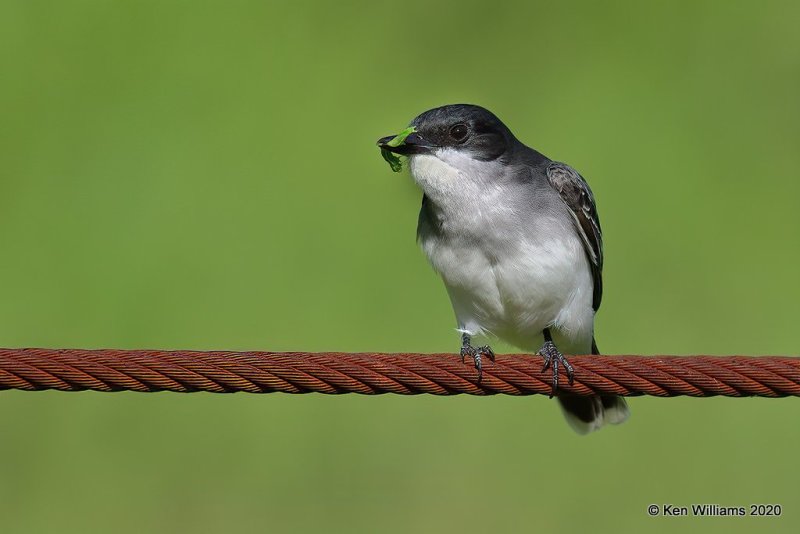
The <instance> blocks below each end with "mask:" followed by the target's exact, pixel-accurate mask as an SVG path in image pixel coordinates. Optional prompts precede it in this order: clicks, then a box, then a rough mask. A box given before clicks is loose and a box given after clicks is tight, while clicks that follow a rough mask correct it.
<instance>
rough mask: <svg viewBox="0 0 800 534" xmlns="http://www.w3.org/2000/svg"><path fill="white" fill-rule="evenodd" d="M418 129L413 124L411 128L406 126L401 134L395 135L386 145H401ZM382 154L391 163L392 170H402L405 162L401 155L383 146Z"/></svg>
mask: <svg viewBox="0 0 800 534" xmlns="http://www.w3.org/2000/svg"><path fill="white" fill-rule="evenodd" d="M416 131H417V129H416V128H415V127H413V126H411V127H409V128H406V129H405V130H403V131H402V132H400V133H399V134H397V135H396V136H394V139H392V140H391V141H389V142H388V143H386V146H389V147H397V146H400V145H402V144H403V143H405V141H406V137H408V136H409V135H411V134H412V133H414V132H416ZM381 156H383V159H385V160H386V162H387V163H388V164H389V167H391V168H392V171H394V172H400V171H401V170H402V168H403V163H402V161H400V156H398V155H397V154H395V153H394V152H391V151H389V150H387V149H385V148H383V147H381Z"/></svg>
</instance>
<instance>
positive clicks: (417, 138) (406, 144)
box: [378, 132, 434, 156]
mask: <svg viewBox="0 0 800 534" xmlns="http://www.w3.org/2000/svg"><path fill="white" fill-rule="evenodd" d="M395 137H397V136H396V135H389V136H386V137H382V138H380V139H378V146H379V147H380V148H381V149H383V150H388V151H389V152H394V153H395V154H401V155H403V156H410V155H412V154H427V153H429V152H430V151H431V149H433V148H434V147H433V145H430V144H429V143H427V142H426V141H425V140H424V139H423V138H422V136H421V135H419V134H418V133H416V132H413V133H411V134H409V135H407V136H406V138H405V139H404V140H403V141H402V142H401V143H400V144H398V145H397V146H392V145H395V144H396V143H392V140H393V139H394V138H395Z"/></svg>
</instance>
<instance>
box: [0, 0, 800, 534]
mask: <svg viewBox="0 0 800 534" xmlns="http://www.w3.org/2000/svg"><path fill="white" fill-rule="evenodd" d="M798 17H800V4H798V3H797V2H792V1H786V2H774V1H770V2H721V1H718V2H708V1H706V2H696V1H692V2H689V1H684V2H633V1H631V2H608V3H602V4H601V3H595V2H591V1H586V2H492V3H485V2H476V1H464V0H462V1H459V2H431V1H427V2H421V1H406V2H402V3H401V2H375V1H373V2H358V3H348V2H337V3H334V2H275V3H269V2H189V1H186V2H177V1H152V2H146V1H135V2H134V1H116V2H111V1H65V2H29V1H8V0H6V1H3V2H2V3H0V72H2V74H1V75H0V76H1V77H2V81H1V82H0V102H2V107H1V111H0V251H2V252H1V253H0V295H2V298H0V346H7V347H18V346H43V347H85V348H94V347H120V348H164V349H169V348H184V349H266V350H311V351H313V350H341V351H424V352H434V351H449V352H452V351H454V350H455V349H456V347H457V345H458V338H457V335H456V334H455V332H454V331H453V328H454V324H453V323H454V321H453V318H452V312H451V309H450V305H449V301H448V299H447V296H446V294H445V291H444V288H443V286H442V284H441V283H440V281H439V280H438V279H437V277H436V275H435V274H434V273H433V272H432V270H431V269H430V268H429V267H428V265H427V264H426V261H425V259H424V257H423V256H422V254H421V253H420V252H419V251H418V250H417V247H416V244H415V242H414V233H415V225H416V217H417V210H418V205H419V198H420V193H419V192H418V191H417V190H416V189H415V187H414V185H413V184H412V183H411V180H410V179H409V178H408V176H407V174H404V175H397V174H393V173H391V172H390V170H389V168H388V166H387V165H386V164H385V163H384V162H383V160H382V159H381V157H380V155H379V153H378V151H377V149H376V148H375V146H374V142H375V140H376V139H377V138H378V137H380V136H383V135H387V134H390V133H394V132H397V131H399V129H401V128H402V127H404V125H405V124H406V123H407V122H408V121H409V120H410V119H412V118H413V117H414V116H415V115H416V114H418V113H419V112H422V111H424V110H425V109H428V108H431V107H434V106H437V105H441V104H445V103H454V102H472V103H478V104H482V105H484V106H486V107H488V108H490V109H492V110H493V111H495V112H496V113H497V114H498V115H499V116H500V117H501V118H502V119H504V120H505V122H506V123H507V124H508V125H509V126H510V127H511V129H512V130H513V131H514V132H515V133H516V134H517V136H518V137H519V138H520V139H522V140H524V141H525V142H527V143H528V144H531V145H532V146H534V147H536V148H538V149H539V150H540V151H542V152H544V153H545V154H547V155H549V156H550V157H552V158H554V159H559V160H562V161H566V162H568V163H570V164H571V165H573V166H575V167H576V168H578V169H579V170H580V171H581V173H582V174H583V175H584V176H586V177H587V178H588V180H589V182H590V183H591V185H592V187H593V189H594V192H595V196H596V197H597V200H598V205H599V209H600V215H601V219H602V222H603V228H604V232H605V243H606V258H607V260H606V268H605V296H604V299H603V307H602V309H601V310H600V314H599V316H598V325H597V331H598V342H599V345H600V348H601V349H602V350H603V351H604V352H607V353H616V354H620V353H640V354H648V353H649V354H652V353H662V354H670V353H671V354H698V353H705V354H797V352H798V342H797V339H798V334H797V332H798V329H797V319H798V318H800V284H798V262H799V261H800V222H798V216H797V214H798V195H800V180H798V177H800V151H799V150H798V149H799V148H800V99H798V95H800V33H799V32H798V31H797V20H798ZM498 348H500V349H502V350H511V349H510V348H509V347H498ZM630 404H631V408H632V411H633V415H632V417H631V419H630V421H629V422H628V423H627V424H625V425H622V426H620V427H614V428H610V429H606V430H603V431H601V432H599V433H597V434H594V435H591V436H588V437H579V436H577V435H575V434H573V433H572V432H571V431H570V430H569V428H568V427H567V426H566V424H565V423H564V421H563V420H562V418H561V414H560V413H559V410H558V409H557V408H556V406H555V404H554V402H551V401H548V399H547V398H544V397H542V398H510V397H497V398H469V397H464V396H462V397H452V398H435V397H400V396H382V397H364V396H353V395H347V396H341V397H326V396H321V395H305V396H288V395H278V394H276V395H267V396H258V395H247V394H239V395H227V396H223V395H216V396H215V395H211V394H194V395H177V394H168V393H160V394H152V395H142V394H135V393H118V394H113V395H111V394H99V393H76V394H65V393H57V392H41V393H25V392H3V393H2V394H0V458H2V462H1V464H0V465H2V470H1V471H0V518H2V531H3V532H56V531H58V532H108V531H117V532H159V531H162V532H167V531H194V532H226V531H234V530H249V531H255V532H258V531H263V532H304V531H330V532H452V531H461V532H482V531H529V530H543V531H547V532H571V531H586V530H592V531H598V532H603V531H608V530H611V529H614V530H615V531H619V532H625V531H641V530H643V529H648V530H649V531H652V532H667V531H670V530H674V529H676V528H684V527H687V526H692V527H694V528H697V529H702V530H703V531H708V532H714V531H717V532H734V531H743V532H744V531H747V532H749V531H751V530H753V529H754V528H756V527H757V528H762V529H768V530H771V531H772V530H776V531H779V530H783V531H792V532H794V531H796V529H797V528H798V525H800V502H798V494H797V480H798V465H797V443H798V439H799V438H800V429H799V428H798V416H799V415H800V402H798V400H797V399H780V400H763V399H723V398H715V399H687V398H677V399H669V400H665V399H652V398H641V399H633V400H632V401H631V402H630ZM650 503H659V504H660V503H673V504H679V505H688V504H691V503H716V504H721V505H725V506H746V505H747V504H749V503H779V504H782V505H783V510H784V516H783V517H781V518H777V519H760V520H755V519H750V518H748V519H724V518H720V519H692V518H671V519H668V518H661V517H659V518H656V519H653V518H649V517H648V516H647V514H646V507H647V505H648V504H650Z"/></svg>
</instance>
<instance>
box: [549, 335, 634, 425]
mask: <svg viewBox="0 0 800 534" xmlns="http://www.w3.org/2000/svg"><path fill="white" fill-rule="evenodd" d="M592 354H600V351H599V350H597V344H596V343H595V341H594V339H592ZM558 402H559V404H561V409H562V410H563V412H564V417H565V418H566V419H567V423H569V426H571V427H572V429H573V430H574V431H575V432H577V433H578V434H588V433H589V432H593V431H595V430H597V429H599V428H600V427H602V426H603V425H605V424H606V423H611V424H612V425H616V424H619V423H622V422H623V421H625V420H626V419H627V418H628V416H629V415H630V410H628V403H627V402H625V399H624V398H622V397H618V396H616V395H595V396H593V397H580V396H577V395H559V396H558Z"/></svg>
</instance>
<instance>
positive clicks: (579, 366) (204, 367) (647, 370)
mask: <svg viewBox="0 0 800 534" xmlns="http://www.w3.org/2000/svg"><path fill="white" fill-rule="evenodd" d="M569 360H570V362H571V363H572V365H573V366H574V367H575V382H574V383H573V384H572V385H569V384H567V383H566V380H562V381H561V383H560V385H559V390H560V391H562V392H564V393H572V394H576V395H591V394H597V393H603V394H615V395H625V396H635V395H654V396H657V397H672V396H678V395H688V396H692V397H707V396H714V395H724V396H729V397H743V396H759V397H785V396H800V358H791V357H782V356H761V357H749V356H606V355H604V356H596V355H594V356H571V357H570V358H569ZM541 367H542V361H541V358H538V357H533V356H530V355H521V354H509V355H498V356H497V361H496V362H494V363H492V362H486V364H485V365H484V372H483V379H482V380H481V382H480V383H478V381H477V371H476V370H475V369H474V367H473V366H472V365H471V362H467V363H464V364H462V363H461V362H460V360H459V358H458V356H456V355H453V354H379V353H355V354H354V353H339V352H318V353H307V352H229V351H202V352H201V351H158V350H83V349H35V348H23V349H0V390H3V389H20V390H33V391H35V390H45V389H55V390H60V391H85V390H93V391H140V392H152V391H175V392H193V391H207V392H212V393H233V392H237V391H247V392H250V393H271V392H276V391H281V392H285V393H312V392H317V393H328V394H339V393H362V394H368V395H372V394H380V393H398V394H401V395H416V394H421V393H430V394H433V395H455V394H459V393H466V394H469V395H495V394H506V395H535V394H543V395H549V394H550V391H551V375H550V373H549V372H544V373H543V372H542V371H541Z"/></svg>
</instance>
